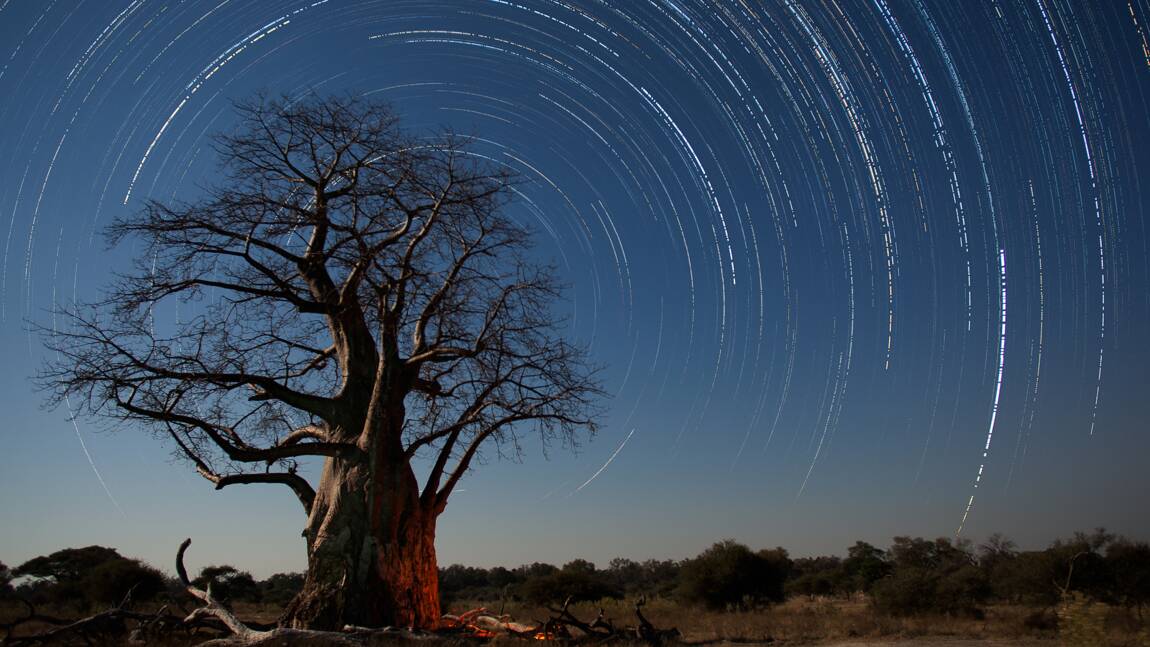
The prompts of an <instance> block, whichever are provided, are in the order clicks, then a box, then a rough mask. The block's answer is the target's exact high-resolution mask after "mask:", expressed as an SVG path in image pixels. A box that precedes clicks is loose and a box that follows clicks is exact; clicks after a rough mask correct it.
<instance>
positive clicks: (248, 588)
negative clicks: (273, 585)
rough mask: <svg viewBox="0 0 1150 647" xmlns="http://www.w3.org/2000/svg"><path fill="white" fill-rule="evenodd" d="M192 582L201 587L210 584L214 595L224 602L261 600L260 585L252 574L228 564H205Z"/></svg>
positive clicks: (206, 586)
mask: <svg viewBox="0 0 1150 647" xmlns="http://www.w3.org/2000/svg"><path fill="white" fill-rule="evenodd" d="M192 584H194V585H196V587H198V588H201V589H207V588H208V587H209V586H210V587H211V591H212V596H213V597H215V598H216V599H217V600H219V601H221V602H224V603H230V602H259V601H260V587H259V585H257V584H256V581H255V579H254V578H253V577H252V574H251V573H248V572H247V571H241V570H238V569H236V567H234V566H229V565H227V564H224V565H221V566H205V567H204V568H202V569H200V576H199V577H197V578H196V579H194V580H192Z"/></svg>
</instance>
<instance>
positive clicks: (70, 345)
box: [41, 98, 600, 629]
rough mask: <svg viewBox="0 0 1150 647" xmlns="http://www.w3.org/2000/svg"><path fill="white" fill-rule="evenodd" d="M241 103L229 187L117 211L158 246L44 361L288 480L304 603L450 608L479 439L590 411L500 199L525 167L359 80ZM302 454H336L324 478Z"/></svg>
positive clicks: (509, 443) (588, 382) (501, 443)
mask: <svg viewBox="0 0 1150 647" xmlns="http://www.w3.org/2000/svg"><path fill="white" fill-rule="evenodd" d="M239 113H240V116H241V119H242V124H241V127H240V129H239V131H238V132H237V134H234V135H231V136H227V137H222V138H221V139H220V140H219V145H218V146H217V150H218V152H219V154H220V156H221V158H222V161H223V165H224V175H223V177H222V180H221V182H220V184H219V186H218V188H215V189H213V190H211V191H209V192H208V193H207V194H206V195H205V197H203V198H202V199H199V200H197V201H195V202H192V203H189V204H161V203H158V202H151V203H148V204H147V206H146V207H145V208H144V209H143V210H142V211H141V212H140V213H138V214H136V215H135V216H132V217H130V218H127V219H123V220H120V221H118V222H116V223H115V224H114V225H112V227H111V229H110V237H111V241H112V242H113V243H118V242H120V241H123V240H125V239H131V240H132V241H133V244H134V245H137V247H135V248H134V249H136V250H138V254H139V256H138V258H137V260H138V264H137V266H136V268H135V269H134V270H133V271H132V272H131V273H129V274H127V275H125V276H123V277H122V278H121V280H119V281H118V282H117V283H116V284H115V285H114V286H112V288H111V290H110V292H109V295H108V297H107V299H106V300H105V301H102V302H101V303H98V304H94V305H92V306H84V307H77V308H74V309H70V310H68V311H67V312H65V313H63V314H64V315H66V322H67V323H66V324H65V325H64V326H63V327H62V328H60V329H59V330H57V331H45V338H46V343H47V345H48V347H49V348H50V350H52V351H53V352H52V353H51V355H52V356H53V357H54V358H55V359H54V360H53V361H52V362H51V363H50V364H49V365H48V366H47V367H46V369H45V372H44V373H43V375H42V379H41V382H42V384H43V385H44V386H45V387H47V388H49V389H52V390H54V391H55V394H56V398H57V400H56V401H57V402H58V401H62V400H63V398H64V397H69V398H71V402H72V403H73V404H74V406H78V407H79V410H80V412H81V413H87V414H95V415H105V416H109V417H111V418H113V419H115V420H120V421H123V422H126V423H131V424H133V425H138V426H143V427H147V428H150V429H152V430H154V431H155V432H157V433H159V434H162V435H164V436H167V437H169V438H170V439H171V441H172V442H173V443H174V445H175V448H176V450H177V452H178V454H179V455H181V456H183V457H184V458H186V459H187V460H189V461H190V462H191V463H192V465H193V466H194V467H195V469H196V470H197V471H198V472H199V473H200V474H201V475H202V476H204V477H205V478H206V479H208V480H209V481H211V482H212V483H214V484H215V486H216V487H217V488H223V487H227V486H230V485H235V484H248V483H272V484H278V485H286V486H287V487H289V488H291V490H292V491H293V492H294V493H295V495H296V497H298V499H299V501H300V503H301V504H302V505H303V508H304V511H305V513H306V514H307V515H308V521H307V525H306V528H305V531H304V536H305V539H306V545H307V554H308V570H307V575H306V579H305V583H304V588H303V590H302V591H301V592H300V594H299V595H298V596H297V597H296V598H295V600H294V601H293V603H292V604H291V605H289V607H288V609H287V610H286V612H285V615H284V618H283V622H284V623H285V624H287V625H291V626H296V627H311V628H325V629H332V628H340V627H343V626H344V625H345V624H354V625H370V626H382V625H416V626H422V627H429V626H434V625H436V624H437V622H438V620H439V612H440V604H439V594H438V585H437V579H438V569H437V567H436V559H435V547H434V539H435V527H436V520H437V518H438V517H439V515H440V514H441V513H442V512H443V510H444V508H445V507H446V506H447V502H448V498H449V497H450V495H451V493H452V492H453V491H454V490H455V488H456V486H457V485H458V484H459V481H460V479H462V478H463V476H464V474H465V473H466V472H467V471H468V469H469V468H470V467H471V466H472V465H473V464H474V462H475V460H476V457H477V456H478V455H479V454H480V452H481V450H484V449H485V448H486V450H487V451H494V452H497V453H511V454H516V453H518V452H519V451H520V450H519V448H520V445H519V442H518V441H519V439H520V436H521V434H522V433H523V432H524V430H525V429H531V430H532V432H533V433H536V434H537V435H538V436H540V437H542V438H544V439H549V438H555V437H558V438H562V439H563V440H564V441H567V442H574V441H575V439H576V437H577V432H578V431H580V430H581V429H589V430H593V429H594V421H595V418H596V410H595V408H594V400H595V399H596V398H597V397H598V396H599V394H600V391H599V389H598V386H597V383H596V381H595V379H594V378H593V371H591V370H589V368H588V366H587V364H586V362H585V355H584V353H583V352H582V351H581V350H580V349H578V348H576V347H574V346H572V345H571V344H569V343H567V342H565V341H564V340H563V339H562V336H561V334H560V333H561V329H560V326H559V321H558V320H557V318H556V316H555V314H554V313H553V311H552V302H553V301H554V299H555V298H556V297H557V296H558V295H559V292H560V291H559V287H558V285H557V284H556V282H555V281H554V280H553V278H552V275H551V271H550V269H549V268H548V267H545V266H541V265H539V264H538V263H535V262H533V261H532V260H531V258H530V252H529V248H530V235H529V232H528V231H527V230H526V229H525V228H524V227H523V226H521V225H519V224H518V223H516V222H515V221H514V220H512V219H510V218H509V217H508V216H507V215H506V214H505V213H504V207H505V205H506V203H507V201H508V199H509V198H510V197H511V184H510V179H509V177H508V176H507V174H505V173H503V172H501V171H499V170H496V169H493V168H490V167H489V166H486V165H484V164H482V163H479V162H477V161H476V160H478V159H479V158H477V157H476V156H473V155H470V154H469V153H468V152H467V150H466V142H464V141H461V140H459V139H457V138H454V137H451V136H444V137H440V138H437V139H434V140H417V139H414V138H411V137H407V136H405V135H404V134H403V133H402V132H401V131H400V130H399V128H398V126H397V120H396V117H395V115H394V114H393V113H392V112H391V111H390V110H389V109H388V108H387V107H386V106H383V105H380V104H378V103H372V102H369V101H366V100H360V99H340V98H336V99H318V98H310V99H304V100H300V101H294V102H287V101H280V102H275V101H273V102H266V101H260V102H257V103H253V104H249V105H244V106H240V107H239ZM180 303H182V304H184V305H182V308H183V309H182V310H181V312H180V316H179V317H178V318H175V320H174V321H169V320H165V319H163V318H162V315H163V313H165V312H171V310H168V309H167V308H168V306H169V305H170V304H180ZM419 456H424V457H426V459H427V462H426V464H427V469H426V471H422V470H421V472H420V474H421V475H423V476H424V478H423V480H422V483H421V482H420V479H419V478H418V477H417V475H416V472H415V470H414V469H413V467H412V461H413V460H415V459H416V457H419ZM305 457H321V458H322V459H323V460H324V468H323V473H322V476H321V477H320V480H319V483H318V487H313V484H311V483H309V482H308V481H307V480H305V479H304V478H303V477H302V476H300V474H299V473H298V471H297V461H298V460H299V459H301V458H305Z"/></svg>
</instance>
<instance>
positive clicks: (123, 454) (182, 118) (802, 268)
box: [0, 0, 1150, 576]
mask: <svg viewBox="0 0 1150 647" xmlns="http://www.w3.org/2000/svg"><path fill="white" fill-rule="evenodd" d="M1148 30H1150V3H1148V2H1147V1H1146V0H1130V1H1129V2H1127V0H1107V1H1105V2H1095V1H1090V0H1082V1H1077V2H1069V1H1067V0H1025V1H1024V0H987V1H986V2H960V3H956V2H952V1H949V0H946V1H934V0H931V1H927V0H852V1H849V2H830V1H815V0H798V1H792V0H787V1H783V0H778V1H776V0H768V1H764V0H747V1H745V2H736V1H734V0H709V1H706V0H627V1H626V2H619V1H613V0H612V1H607V0H515V1H504V0H440V1H432V2H428V1H423V0H421V1H414V0H386V1H383V0H380V1H353V0H326V1H319V2H314V1H312V0H306V1H303V0H276V1H248V0H243V1H241V0H207V1H200V0H170V1H159V0H131V1H125V0H115V1H107V0H88V1H86V2H85V1H78V0H55V1H51V2H49V1H42V0H0V240H2V245H3V246H2V250H3V251H2V254H0V270H2V272H0V343H2V344H3V349H4V354H3V355H4V357H5V368H4V370H3V371H2V373H0V380H2V382H0V408H2V409H3V411H4V412H5V414H6V415H5V420H4V424H3V426H2V428H0V440H2V444H0V446H2V447H3V448H4V450H3V453H2V458H0V560H3V561H4V562H6V563H9V564H12V563H19V562H21V561H23V560H25V559H27V558H29V557H32V556H35V555H38V554H43V553H46V552H49V551H51V550H55V549H58V548H62V547H65V546H80V545H87V544H92V543H99V544H104V545H111V546H116V547H119V548H120V549H121V550H122V552H124V553H125V554H129V555H133V556H139V557H143V558H145V559H147V560H149V561H152V562H153V563H157V564H159V565H161V566H163V567H165V568H167V567H168V564H169V562H170V561H171V558H172V555H173V554H174V550H175V547H176V546H177V545H178V543H179V542H180V541H181V540H182V539H183V538H184V537H185V536H192V537H193V538H194V539H195V540H196V542H197V543H196V546H197V548H196V550H195V554H194V559H195V560H197V561H199V562H201V563H208V562H230V563H234V564H236V565H237V566H239V567H241V568H245V569H248V570H251V571H253V572H254V573H256V574H257V575H261V576H263V575H267V574H270V573H272V572H275V571H283V570H299V569H301V568H302V567H303V565H304V547H303V542H302V539H301V538H300V537H299V530H300V529H301V528H302V525H303V521H304V520H303V518H302V515H301V514H300V511H299V507H298V503H297V502H296V501H295V500H294V498H293V497H292V495H291V494H290V492H289V491H287V490H286V488H280V489H277V488H275V487H268V486H246V489H244V488H229V489H228V490H226V491H223V492H215V491H214V490H213V489H212V486H211V485H210V484H209V483H207V482H206V481H203V480H202V479H200V478H199V477H198V476H196V475H195V474H194V472H193V471H192V470H191V469H190V468H189V467H188V466H186V465H184V464H180V463H176V462H173V461H172V460H171V458H170V451H171V448H170V447H167V446H165V445H164V444H163V443H162V442H160V441H159V440H157V439H154V438H152V437H150V436H148V435H147V434H145V433H142V432H140V431H139V430H135V429H123V430H119V431H115V432H109V431H106V430H104V426H103V425H101V424H100V423H99V421H93V420H87V419H81V420H78V421H77V422H76V424H75V425H73V423H72V422H70V421H69V417H68V411H67V408H66V407H64V408H61V409H57V410H43V409H42V408H41V407H40V403H41V402H42V401H43V400H44V395H43V394H40V393H37V392H35V390H34V389H33V387H32V385H31V383H30V379H29V378H30V376H32V375H33V374H34V373H35V372H36V371H37V369H38V367H39V366H40V365H41V364H42V362H43V360H44V350H43V349H42V346H41V340H40V339H39V338H37V337H36V336H35V335H33V334H32V333H30V332H29V328H30V325H31V323H32V322H37V323H45V324H49V325H51V323H52V322H51V316H50V315H49V314H48V312H49V310H50V309H51V308H52V307H53V306H54V305H63V306H66V305H68V304H69V303H71V302H72V301H73V300H77V299H78V300H86V299H92V298H94V297H96V296H97V295H98V294H99V289H100V286H101V285H103V284H105V283H106V282H107V281H108V280H109V279H110V277H111V272H112V271H113V270H114V269H115V268H116V267H117V266H118V265H120V264H123V263H124V262H125V261H126V259H127V258H129V257H130V256H131V255H132V253H133V250H132V249H131V248H130V247H124V248H120V249H117V250H114V251H109V250H107V249H106V248H105V247H104V244H103V242H102V240H101V238H100V236H99V235H98V233H99V231H100V229H101V228H102V227H103V226H104V225H105V224H106V223H108V222H110V221H111V220H112V219H113V218H114V217H117V216H120V215H124V214H127V213H131V212H132V211H134V210H136V209H138V208H139V206H140V205H141V203H142V201H143V200H145V199H148V198H154V199H159V200H171V199H178V198H182V199H194V198H195V197H196V195H197V192H198V191H199V188H198V187H202V186H205V185H210V184H211V183H212V182H213V181H214V178H215V176H216V167H215V165H214V161H213V154H212V151H211V149H210V146H209V143H210V135H211V134H212V133H215V132H220V131H226V130H228V128H229V127H230V125H231V123H232V114H231V108H230V105H231V101H232V100H234V99H241V98H245V97H248V96H250V95H251V94H252V93H253V92H256V91H259V90H263V91H266V92H270V93H273V94H280V93H283V94H287V95H299V94H301V93H306V92H317V93H321V94H322V93H329V92H354V93H363V94H367V95H370V96H372V97H373V98H382V99H385V100H388V101H390V102H392V103H393V104H394V105H395V107H396V108H397V110H398V111H399V112H400V114H401V115H403V117H404V120H405V123H406V125H407V126H408V127H409V128H411V129H413V130H414V131H416V132H421V131H422V132H430V131H431V130H434V129H438V128H441V127H451V128H454V129H456V130H459V131H461V132H464V133H469V134H474V135H477V136H478V137H479V138H480V139H479V140H478V142H477V145H476V150H477V152H479V153H481V154H483V155H486V156H488V157H490V158H491V159H492V160H494V161H495V162H497V163H501V164H507V165H508V166H510V167H511V168H513V169H515V170H516V171H518V172H519V173H521V174H522V176H523V177H524V178H525V179H527V180H529V182H528V183H527V184H526V185H525V186H524V187H523V188H522V193H523V195H522V197H521V199H520V200H519V201H518V202H517V203H516V204H515V205H514V206H513V207H512V210H513V213H514V214H515V215H516V217H518V218H521V219H523V220H524V221H525V222H529V223H531V224H532V226H533V227H535V228H536V230H537V231H538V239H539V246H538V252H539V254H540V256H541V257H542V258H544V259H549V260H554V261H555V262H556V263H557V264H558V266H559V268H560V271H561V274H562V276H563V278H564V280H566V281H567V282H568V283H569V284H570V290H569V295H568V301H567V304H566V305H565V306H564V308H565V309H569V311H570V312H571V314H572V325H571V334H572V335H573V336H575V337H577V338H578V339H579V340H581V341H583V342H585V343H587V344H588V345H589V346H590V348H591V350H592V354H593V356H594V358H595V359H596V360H597V361H600V362H603V363H606V364H608V365H609V369H608V371H607V373H606V378H607V383H608V388H609V390H610V391H611V392H612V393H613V394H614V397H613V398H612V399H611V400H610V402H609V406H610V415H609V417H608V424H607V425H606V426H605V428H604V429H603V431H602V432H601V433H600V435H599V436H598V437H596V438H595V439H594V440H592V441H590V442H585V443H583V444H582V445H581V447H580V448H579V450H578V451H577V452H574V453H573V452H571V451H570V450H568V449H567V448H563V447H561V446H554V447H550V448H548V450H547V452H546V456H544V453H543V452H542V451H541V448H539V447H535V446H530V445H528V446H526V447H525V449H526V453H525V459H524V461H523V462H522V463H515V462H507V461H499V460H498V459H497V458H496V457H495V456H491V457H490V460H489V461H488V462H487V464H485V465H482V466H480V467H479V469H478V470H476V471H475V472H474V473H473V474H472V475H471V476H470V477H469V478H468V479H467V480H466V481H465V484H464V485H463V486H462V487H463V488H464V491H460V492H458V493H457V494H456V496H455V497H454V498H453V499H452V502H451V504H450V505H449V506H448V509H447V512H446V514H445V516H444V518H443V519H442V520H441V523H440V524H439V542H438V545H439V549H440V561H441V563H443V564H447V563H451V562H465V563H470V564H476V565H491V564H506V565H515V564H519V563H524V562H530V561H536V560H543V561H552V562H558V563H561V562H564V561H567V560H569V559H571V558H574V557H584V558H588V559H591V560H593V561H597V562H599V563H600V564H604V563H605V562H606V561H607V560H608V559H610V558H612V557H615V556H626V557H633V558H646V557H660V558H667V557H673V558H681V557H686V556H690V555H693V554H695V553H697V552H698V551H700V550H702V549H703V548H705V547H706V546H707V545H708V544H709V543H710V542H712V541H715V540H717V539H720V538H723V537H735V538H737V539H739V540H741V541H744V542H746V543H748V544H751V545H753V546H756V547H760V546H774V545H783V546H785V547H788V548H789V549H791V551H792V552H793V553H795V554H800V555H802V554H811V553H828V552H843V551H844V549H845V547H846V546H848V545H849V544H850V543H852V542H853V541H854V540H855V539H865V540H869V541H872V542H875V543H878V544H880V545H886V543H887V542H888V541H889V539H890V537H891V536H892V535H895V534H911V535H924V536H931V537H933V536H953V535H954V534H955V533H956V531H957V530H958V529H959V528H960V526H961V528H962V530H961V533H962V535H963V536H967V537H970V538H972V539H975V540H979V539H981V538H983V537H985V536H986V535H988V534H989V533H991V532H994V531H1002V532H1005V533H1007V534H1008V535H1010V536H1012V537H1013V538H1015V539H1016V540H1017V541H1018V542H1019V543H1020V544H1022V545H1023V546H1027V547H1038V546H1041V545H1043V544H1045V543H1046V542H1047V541H1049V540H1050V539H1053V538H1054V537H1056V536H1060V535H1066V534H1069V533H1070V532H1072V531H1074V530H1076V529H1086V528H1091V527H1094V526H1098V525H1105V526H1107V527H1108V528H1110V529H1112V530H1115V531H1118V532H1121V533H1126V534H1130V535H1134V536H1139V537H1143V538H1145V537H1147V536H1150V516H1147V515H1146V500H1147V495H1150V470H1148V469H1147V467H1148V465H1150V463H1148V461H1150V435H1148V434H1147V423H1146V421H1147V420H1148V419H1150V397H1148V394H1150V368H1147V367H1148V363H1150V342H1148V340H1147V333H1148V331H1150V272H1148V265H1147V262H1148V261H1147V258H1148V255H1147V246H1148V242H1150V241H1148V232H1147V215H1148V205H1147V200H1148V199H1150V187H1146V186H1145V182H1146V180H1145V178H1147V177H1150V175H1148V174H1147V170H1148V169H1150V117H1148V114H1150V103H1148V98H1150V46H1148V44H1147V43H1148V36H1150V33H1148ZM1004 305H1005V309H1004V307H1003V306H1004ZM612 457H613V460H611V459H612ZM609 460H610V464H609V465H607V467H606V469H603V470H602V471H600V469H601V468H602V467H603V466H604V465H605V463H607V462H608V461H609ZM596 474H598V475H597V476H595V475H596ZM592 477H594V478H592ZM281 490H282V491H281ZM972 496H973V504H972V503H971V502H972Z"/></svg>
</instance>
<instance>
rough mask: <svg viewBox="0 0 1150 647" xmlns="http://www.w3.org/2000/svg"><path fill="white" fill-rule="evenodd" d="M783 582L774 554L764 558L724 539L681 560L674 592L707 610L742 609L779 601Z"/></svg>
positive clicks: (781, 595)
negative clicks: (695, 554)
mask: <svg viewBox="0 0 1150 647" xmlns="http://www.w3.org/2000/svg"><path fill="white" fill-rule="evenodd" d="M777 550H781V549H777ZM785 555H786V551H782V556H783V557H785ZM785 581H786V571H785V570H783V566H782V562H781V560H779V559H778V558H777V556H776V557H774V558H768V557H766V556H764V554H762V553H755V552H754V551H752V550H751V549H750V548H747V547H746V546H744V545H743V544H740V543H738V542H736V541H734V540H733V539H727V540H725V541H721V542H719V543H716V544H714V545H713V546H711V547H710V548H708V549H707V550H705V551H703V552H702V553H701V554H700V555H699V556H698V557H695V558H694V559H690V560H687V561H685V562H684V563H683V566H682V569H681V570H680V572H679V589H678V593H679V596H680V597H681V598H682V599H683V601H685V602H688V603H692V604H701V605H703V606H706V607H707V608H710V609H725V608H734V607H737V608H746V607H749V606H754V605H757V604H762V603H766V602H781V601H782V600H783V583H784V582H785Z"/></svg>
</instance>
